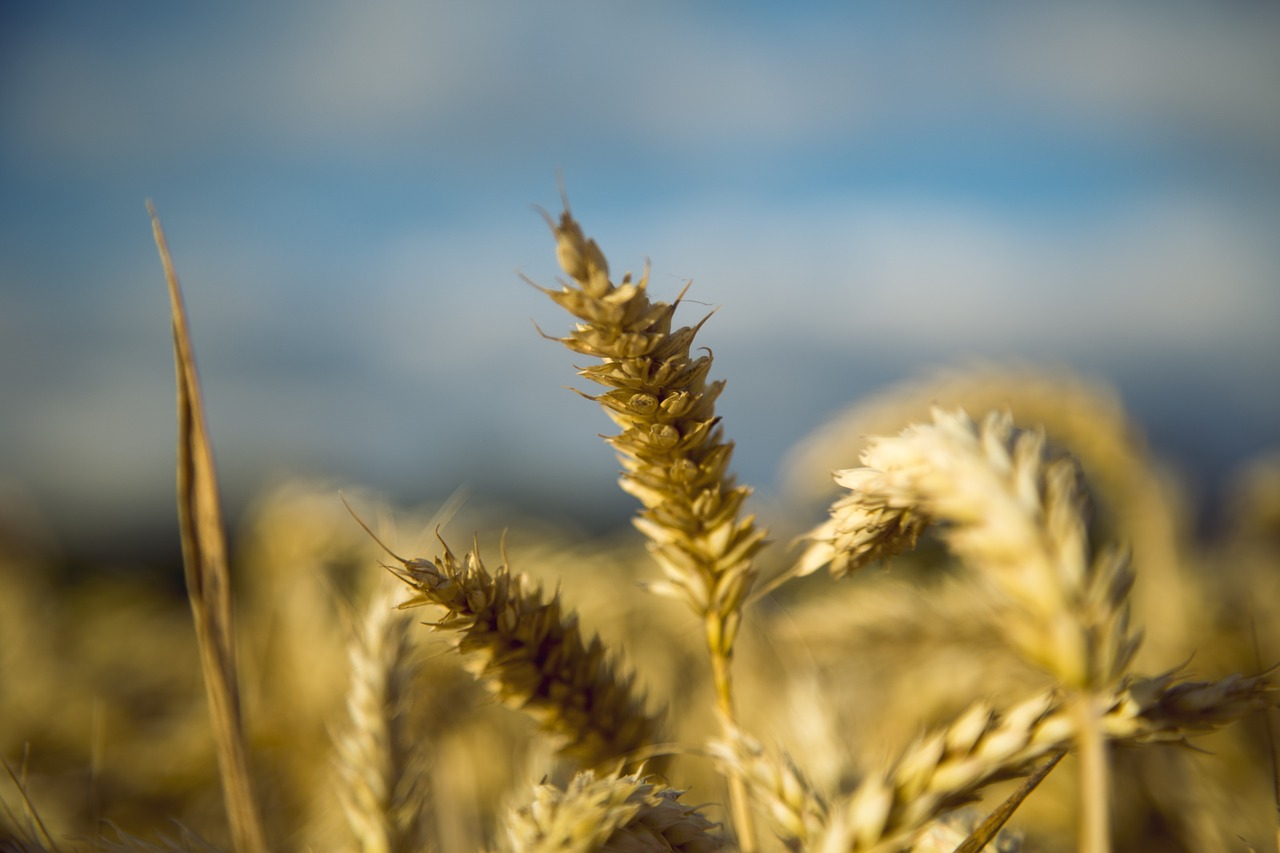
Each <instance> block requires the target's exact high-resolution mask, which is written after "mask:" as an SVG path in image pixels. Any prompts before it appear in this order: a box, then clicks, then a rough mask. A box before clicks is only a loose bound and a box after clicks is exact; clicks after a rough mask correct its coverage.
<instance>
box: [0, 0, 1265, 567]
mask: <svg viewBox="0 0 1280 853" xmlns="http://www.w3.org/2000/svg"><path fill="white" fill-rule="evenodd" d="M1277 43H1280V7H1276V6H1274V5H1266V4H1249V3H1245V4H1233V5H1222V4H1213V5H1210V4H1200V5H1194V4H1193V5H1183V6H1178V7H1170V6H1168V5H1167V4H1155V3H1150V2H1136V0H1129V2H1121V3H1114V4H1101V3H1083V4H1070V5H1067V4H1061V5H1052V6H1036V7H1023V6H1014V5H1010V4H1001V3H976V4H970V5H966V6H965V7H964V8H963V9H958V8H956V7H953V6H949V5H946V4H942V3H922V4H913V5H912V6H911V7H909V8H908V7H906V6H898V5H892V6H878V5H877V6H872V5H861V4H859V5H851V4H836V3H817V4H807V5H805V6H803V7H794V6H783V5H781V4H776V5H775V4H767V3H747V4H734V5H728V4H706V5H702V4H700V5H697V6H692V5H685V4H677V3H653V4H644V5H636V6H622V5H611V6H601V5H598V4H589V3H585V2H552V3H547V4H538V5H537V6H536V7H535V6H533V5H530V4H520V3H516V2H499V3H493V4H485V5H484V6H483V7H480V6H477V5H475V4H466V3H460V2H442V3H431V4H416V3H410V2H407V0H375V2H371V3H363V4H359V5H356V4H348V3H341V2H336V1H335V0H321V2H313V3H302V2H297V0H290V2H283V3H278V4H273V5H272V6H271V7H270V8H269V9H263V8H258V7H255V6H251V5H249V4H227V5H218V6H185V5H176V6H175V5H170V4H166V5H161V4H142V5H139V6H134V7H129V8H120V7H111V6H96V5H89V4H84V5H76V6H64V5H62V4H47V5H45V4H10V5H9V6H7V7H6V8H5V10H4V11H0V364H2V365H3V367H0V400H3V401H4V402H3V410H2V411H0V530H3V529H4V528H5V527H6V526H13V527H23V526H28V527H29V529H32V530H34V529H36V528H38V527H39V526H41V525H47V527H48V529H49V531H50V532H49V534H48V536H49V537H50V538H52V539H54V540H56V541H57V542H59V543H61V544H62V546H63V547H65V548H66V549H67V550H68V552H69V553H72V554H75V555H88V554H93V553H103V554H111V555H116V556H118V557H119V558H121V559H130V558H133V557H136V556H139V555H144V556H147V557H148V558H150V557H152V556H154V554H155V548H156V547H159V548H160V550H161V551H163V550H164V549H166V548H169V547H170V546H167V545H162V546H156V545H155V544H154V543H155V542H156V541H159V539H163V537H164V533H163V531H165V530H172V529H173V519H174V510H173V459H174V450H173V446H174V432H175V417H174V404H173V366H172V364H173V363H172V356H171V354H170V349H169V348H170V334H169V326H168V314H167V310H168V309H167V303H166V298H165V293H164V281H163V276H162V273H161V269H160V264H159V261H158V260H157V258H156V254H155V250H154V246H153V245H152V242H151V234H150V228H149V224H148V221H147V217H146V211H145V209H144V206H143V204H144V200H145V199H147V198H151V199H153V200H154V202H155V204H156V206H157V208H158V210H159V213H160V216H161V219H162V221H163V222H164V225H165V229H166V231H167V234H168V238H169V243H170V248H171V249H172V252H173V256H174V261H175V263H176V265H177V269H178V273H179V276H180V278H181V280H182V283H183V286H184V290H185V294H186V299H187V307H188V310H189V313H190V318H191V324H192V330H193V335H194V340H195V347H196V354H197V359H198V361H199V365H200V369H201V376H202V380H203V383H204V390H205V394H206V403H207V406H208V411H209V417H210V428H211V433H212V440H213V443H214V448H215V452H216V453H217V457H218V462H219V466H220V473H221V476H222V481H223V485H224V488H225V490H226V502H227V505H228V516H229V518H230V519H231V520H233V521H234V520H235V519H236V518H237V517H238V515H239V514H240V513H242V512H243V510H244V507H245V505H246V502H247V501H249V500H250V499H251V498H252V496H253V495H255V494H258V493H260V492H261V490H262V489H263V488H264V487H266V486H267V485H269V484H271V483H275V482H278V481H280V480H281V479H284V478H287V477H291V476H301V477H306V478H312V479H319V480H324V481H332V482H335V483H340V484H357V485H362V486H367V487H369V488H371V489H375V490H378V491H382V492H385V493H386V494H388V495H389V496H390V497H391V498H392V499H394V500H399V501H404V502H418V501H425V500H432V499H440V498H443V497H445V496H447V495H449V494H451V493H453V492H454V491H455V490H456V489H458V488H459V487H463V486H465V487H466V488H468V489H469V490H470V492H471V493H472V494H473V495H474V496H475V500H477V501H478V502H480V503H481V504H492V503H499V502H505V503H509V504H512V505H514V506H524V507H529V508H531V509H534V510H539V509H540V510H542V511H544V512H549V513H554V514H561V513H563V514H565V515H566V516H568V517H569V518H570V519H571V520H576V521H578V522H579V523H581V524H584V525H586V526H589V527H599V526H601V525H607V524H609V523H610V520H611V519H612V520H614V521H615V522H616V523H617V524H624V523H626V521H627V520H628V518H629V516H630V513H631V508H632V503H631V501H630V499H629V498H627V496H625V495H622V494H621V493H620V492H619V491H618V489H617V488H616V485H615V481H616V473H617V465H616V463H615V461H614V459H613V454H612V451H611V450H609V448H607V447H606V446H604V445H603V443H602V442H601V441H600V440H599V438H598V437H597V433H603V432H607V431H608V430H609V428H610V424H609V422H608V421H607V420H606V419H605V418H604V417H603V416H602V415H601V414H600V413H599V412H598V411H597V410H596V407H593V406H592V405H591V404H589V403H588V402H586V401H583V400H582V399H580V398H579V397H578V396H577V395H575V394H572V393H570V392H568V391H566V390H564V388H563V387H562V386H565V385H575V386H576V387H579V388H584V386H583V385H582V384H581V383H580V382H577V381H576V377H575V375H574V373H573V365H575V364H580V363H581V362H582V359H581V358H579V357H576V356H574V355H573V354H571V353H569V352H568V351H566V350H564V349H563V348H562V347H560V346H559V345H557V344H555V343H553V342H548V341H544V340H542V339H541V338H540V337H539V335H538V332H537V329H536V328H535V325H534V324H535V323H536V325H537V327H538V328H541V329H542V330H543V331H545V332H546V333H548V334H553V335H554V334H562V333H563V331H564V330H565V329H567V328H568V327H569V320H568V317H567V316H566V315H562V314H560V313H559V309H557V308H556V307H555V306H554V305H552V304H551V303H550V302H549V301H548V300H546V299H545V297H543V296H542V295H541V294H539V293H538V292H537V291H536V290H534V288H532V287H529V286H528V285H526V284H524V283H522V282H521V281H520V278H519V276H520V274H524V275H527V276H528V277H529V278H531V279H533V280H534V281H537V282H539V283H541V284H544V285H549V286H551V285H554V283H555V280H556V275H557V269H556V267H555V256H554V246H553V243H552V241H551V239H550V236H549V234H548V232H547V229H546V226H545V225H544V224H543V223H542V221H541V219H540V217H539V215H538V213H537V212H536V211H534V210H532V209H531V206H534V205H537V206H541V207H544V208H546V209H548V210H550V211H552V212H553V213H554V212H557V210H558V205H559V196H558V187H557V176H558V175H563V181H564V185H565V188H566V191H567V195H568V197H569V200H570V202H571V204H572V206H573V211H574V213H575V215H576V216H577V218H578V219H579V220H580V221H581V223H582V225H583V227H584V229H585V230H586V232H587V233H588V234H589V235H591V236H593V237H595V238H596V239H597V240H598V242H599V244H600V246H601V248H602V249H603V250H604V253H605V255H606V256H607V257H608V259H609V261H610V264H611V268H612V270H613V272H614V276H615V278H618V277H620V276H621V274H622V272H623V271H625V270H631V271H633V272H636V273H639V272H640V271H641V270H642V269H643V267H644V265H645V263H646V259H651V262H652V271H651V282H650V287H651V291H652V294H653V296H654V298H655V299H664V300H670V299H672V298H674V297H675V296H676V295H677V294H678V293H679V292H680V290H681V289H682V288H683V287H684V285H685V284H686V283H687V282H689V281H692V286H691V287H690V290H689V293H688V296H687V299H686V302H687V304H686V305H684V307H683V308H682V310H681V312H680V314H679V315H678V320H679V321H681V322H683V323H693V322H696V320H697V319H699V318H700V316H701V315H702V314H703V313H705V312H708V311H711V310H713V309H714V310H715V312H716V313H715V316H714V317H712V318H711V320H710V321H709V322H708V323H707V325H706V326H705V327H704V328H703V330H702V332H701V333H700V335H699V343H700V344H701V345H703V346H706V347H709V348H710V349H712V350H713V351H714V353H715V357H716V361H715V366H714V368H713V378H717V379H724V380H726V381H727V387H726V390H725V392H724V394H723V396H722V397H721V399H720V403H719V407H718V410H719V412H720V414H721V415H723V417H724V422H725V428H726V433H727V435H728V436H729V437H730V438H732V439H733V440H734V441H735V442H736V443H737V450H736V452H735V465H734V470H735V472H736V473H737V474H738V476H739V479H740V480H741V481H743V482H745V483H748V484H751V485H753V486H755V487H757V489H758V492H759V493H760V500H761V501H762V502H764V503H765V504H766V505H767V504H768V502H769V501H770V500H772V499H774V498H775V497H776V496H777V492H778V489H779V486H780V472H779V466H780V465H782V464H784V459H785V454H786V452H787V450H788V449H789V448H791V447H793V446H794V445H795V443H796V442H797V441H798V440H800V439H801V438H802V437H803V436H805V435H806V434H807V433H809V432H810V431H811V430H813V429H816V428H817V427H819V426H820V425H821V424H822V423H823V421H824V420H826V418H828V417H829V416H830V415H832V414H833V413H835V412H838V411H839V410H841V409H843V408H845V407H846V406H847V405H849V404H850V403H853V402H856V401H857V400H859V399H862V398H866V397H867V396H869V395H872V394H874V393H876V392H877V391H880V390H883V389H885V388H887V387H889V386H891V385H893V384H894V383H896V382H899V381H901V380H904V379H910V378H914V377H917V376H919V375H920V374H921V373H922V372H923V371H927V370H929V369H930V368H932V367H935V366H946V365H956V364H965V363H969V362H971V361H973V360H985V361H989V362H995V363H1015V364H1031V365H1042V366H1048V367H1053V368H1056V367H1065V368H1068V369H1071V370H1073V371H1076V372H1079V373H1082V374H1084V375H1085V376H1087V377H1091V378H1095V379H1099V380H1101V381H1104V382H1106V383H1109V384H1110V385H1112V386H1113V387H1115V388H1116V389H1117V390H1118V392H1119V394H1120V395H1121V398H1122V399H1123V400H1124V402H1125V404H1126V405H1127V407H1128V409H1129V411H1130V412H1131V413H1132V414H1133V416H1134V417H1135V419H1136V420H1137V422H1138V423H1139V424H1140V425H1141V426H1142V428H1143V430H1144V431H1145V433H1146V435H1147V437H1148V439H1149V443H1150V445H1151V447H1152V449H1153V450H1154V452H1155V453H1156V455H1157V456H1158V457H1159V458H1160V459H1161V460H1163V461H1165V462H1168V463H1169V464H1171V465H1172V466H1174V468H1175V469H1176V470H1177V471H1178V472H1179V473H1180V474H1181V475H1182V476H1183V477H1184V478H1185V480H1186V482H1187V484H1188V486H1189V487H1190V488H1191V490H1192V492H1193V494H1194V495H1195V496H1196V498H1197V500H1198V501H1200V510H1201V512H1202V513H1206V512H1207V513H1208V514H1209V515H1210V516H1212V517H1213V518H1219V519H1220V517H1221V513H1222V512H1223V510H1222V508H1220V507H1214V506H1213V502H1214V501H1215V500H1217V499H1219V498H1220V496H1221V495H1222V493H1223V489H1224V487H1225V484H1226V483H1227V481H1228V478H1229V477H1230V476H1231V474H1232V472H1233V471H1234V470H1235V469H1236V468H1238V467H1239V466H1240V465H1242V464H1244V463H1246V462H1247V461H1248V460H1249V459H1251V458H1253V457H1255V456H1257V455H1258V454H1261V453H1265V452H1275V451H1277V450H1280V394H1277V392H1276V390H1275V389H1276V387H1277V385H1278V382H1277V380H1278V379H1280V369H1278V368H1280V241H1277V240H1276V235H1277V234H1278V233H1280V99H1278V98H1276V96H1275V92H1276V91H1277V86H1280V51H1277V50H1276V49H1275V45H1276V44H1277ZM531 321H532V322H531ZM584 389H585V388H584ZM41 519H43V521H42V520H41ZM157 537H159V539H157ZM144 541H145V542H147V543H151V544H147V545H145V546H144V545H143V543H144ZM171 547H172V551H173V553H175V554H176V551H177V539H176V532H175V533H174V534H173V539H172V546H171ZM144 552H145V553H144Z"/></svg>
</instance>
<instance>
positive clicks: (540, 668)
mask: <svg viewBox="0 0 1280 853" xmlns="http://www.w3.org/2000/svg"><path fill="white" fill-rule="evenodd" d="M396 574H397V575H398V576H399V577H400V578H401V580H403V581H404V582H405V583H407V584H409V586H411V587H412V588H413V589H414V590H415V592H416V594H415V595H414V596H413V597H412V598H410V599H409V600H408V601H405V602H404V603H403V604H401V605H400V606H401V607H402V608H405V607H416V606H420V605H438V606H440V607H443V608H444V610H445V613H444V616H443V617H442V618H441V619H440V620H439V621H437V622H435V623H434V626H435V627H436V628H438V629H440V630H448V631H454V632H457V647H458V649H459V651H461V652H464V653H466V654H469V655H473V656H474V657H473V664H472V666H473V668H474V669H475V671H476V673H477V675H479V676H480V677H481V678H482V679H483V680H484V681H485V682H486V683H487V684H488V685H489V687H490V689H491V690H492V691H493V692H494V693H495V694H496V695H497V696H498V697H499V698H500V699H501V700H502V701H503V702H504V703H505V704H507V705H509V706H510V707H513V708H518V709H521V710H523V711H525V712H527V713H529V714H530V715H531V716H533V717H534V718H535V719H536V720H537V721H538V722H539V724H540V725H541V726H542V728H543V729H544V730H545V731H547V732H550V733H552V734H554V735H557V736H559V737H560V738H561V739H562V740H563V742H564V745H563V747H562V749H561V752H562V753H563V754H564V755H565V756H567V757H569V758H572V759H574V760H576V761H579V762H581V764H582V765H583V766H585V767H597V766H601V765H604V764H608V763H610V762H616V761H618V760H626V759H627V758H628V756H629V755H630V754H631V753H634V752H636V751H637V750H639V749H641V748H642V747H645V746H648V745H649V744H652V743H654V742H656V740H657V734H658V732H659V731H660V730H661V723H660V716H659V715H653V714H650V713H649V712H648V711H647V710H646V708H645V701H644V697H643V696H640V695H637V692H636V688H635V685H634V679H633V678H632V677H631V676H626V677H623V676H621V675H619V674H618V669H617V665H616V664H615V663H614V661H613V658H612V656H611V655H610V654H609V653H608V652H607V651H606V649H605V648H604V645H603V644H602V643H601V642H600V640H599V638H598V637H592V639H591V640H590V642H584V641H583V639H582V635H581V632H580V631H579V628H578V619H577V616H576V615H575V614H573V613H568V614H566V613H564V612H563V610H562V609H561V606H560V599H559V597H558V596H552V598H551V599H550V600H544V599H543V596H542V591H541V590H540V589H539V588H538V587H536V586H535V585H533V584H532V583H531V582H530V581H529V580H528V578H527V577H526V576H524V575H513V574H512V573H511V572H510V570H509V568H508V566H507V565H506V563H505V562H504V563H503V565H502V566H500V567H499V568H498V570H497V571H496V572H494V573H492V574H491V573H490V572H489V571H488V570H487V569H486V568H485V566H484V564H483V563H482V562H481V559H480V554H479V551H478V550H477V549H474V548H473V549H472V550H471V551H469V552H468V553H467V554H466V555H465V556H464V557H463V558H462V559H458V558H457V557H456V556H455V555H454V554H453V552H452V551H450V550H449V548H448V546H444V551H443V553H442V554H441V555H440V556H438V557H436V558H435V559H434V560H407V561H405V562H404V564H403V568H401V569H397V570H396Z"/></svg>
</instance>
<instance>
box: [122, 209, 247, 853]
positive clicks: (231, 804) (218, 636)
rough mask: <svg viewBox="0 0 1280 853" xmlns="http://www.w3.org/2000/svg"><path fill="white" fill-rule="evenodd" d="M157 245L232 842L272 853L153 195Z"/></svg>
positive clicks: (187, 364) (181, 325)
mask: <svg viewBox="0 0 1280 853" xmlns="http://www.w3.org/2000/svg"><path fill="white" fill-rule="evenodd" d="M147 211H148V213H149V214H150V215H151V229H152V231H153V232H154V234H155V240H156V248H157V249H158V250H159V252H160V261H161V263H162V264H164V274H165V280H166V281H167V282H168V285H169V302H170V308H171V312H172V317H173V353H174V361H175V364H176V368H177V374H178V521H179V525H180V526H181V531H182V562H183V567H184V572H185V574H186V581H187V594H188V595H189V596H190V599H191V614H192V617H193V618H194V621H195V627H196V641H197V643H198V645H199V648H200V665H201V669H202V670H203V672H204V683H205V688H206V690H207V692H208V696H209V715H210V718H211V720H212V723H213V735H214V742H215V744H216V747H217V751H218V766H219V768H220V770H221V773H222V788H223V796H224V797H225V799H226V807H227V819H228V821H229V822H230V824H231V836H232V841H233V843H234V844H235V849H236V850H237V851H239V853H266V850H267V849H268V848H267V843H266V837H265V835H264V834H263V830H262V820H261V818H260V816H259V814H258V807H257V801H256V800H255V799H254V796H253V784H252V779H251V777H250V774H249V754H248V748H247V746H246V744H245V738H244V728H243V725H242V722H241V716H240V691H239V685H238V680H237V676H236V657H235V641H234V634H233V631H232V615H231V576H230V572H229V571H228V568H227V542H226V533H225V530H224V528H223V524H222V510H221V508H220V506H219V500H218V481H217V477H216V475H215V473H214V467H213V450H212V447H211V446H210V444H209V435H208V430H207V428H206V426H205V417H204V406H203V403H202V401H201V398H200V380H199V377H198V376H197V375H196V362H195V356H194V354H193V352H192V347H191V336H190V332H189V330H188V328H187V315H186V310H185V309H184V307H183V302H182V291H181V289H180V287H179V286H178V275H177V273H176V272H175V271H174V268H173V260H172V259H171V258H170V257H169V246H168V244H167V243H166V241H165V238H164V230H163V229H162V228H161V227H160V218H159V216H157V215H156V210H155V206H154V205H152V204H151V202H150V201H148V202H147Z"/></svg>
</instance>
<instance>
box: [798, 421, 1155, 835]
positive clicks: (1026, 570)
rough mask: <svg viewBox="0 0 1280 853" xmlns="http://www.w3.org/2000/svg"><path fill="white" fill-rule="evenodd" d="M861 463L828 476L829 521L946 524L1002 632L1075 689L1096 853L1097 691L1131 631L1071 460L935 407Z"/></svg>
mask: <svg viewBox="0 0 1280 853" xmlns="http://www.w3.org/2000/svg"><path fill="white" fill-rule="evenodd" d="M862 461H863V464H864V465H865V467H864V468H859V469H854V470H852V471H845V472H839V473H838V474H837V475H836V479H837V481H838V482H839V483H840V484H841V485H843V486H845V487H847V488H849V489H850V490H851V494H850V496H849V498H847V499H846V500H845V501H842V502H841V503H840V504H839V505H838V506H837V507H836V508H835V510H834V512H835V513H837V514H836V515H833V521H835V522H836V525H837V527H839V526H841V525H842V524H844V525H848V526H856V524H857V523H859V522H860V521H861V520H862V518H863V517H865V516H866V515H867V513H868V512H869V511H875V512H880V513H883V512H893V511H897V512H898V513H900V514H901V515H902V517H914V516H915V515H916V514H919V515H921V516H923V517H924V518H927V519H931V520H936V521H941V522H945V523H946V527H945V529H944V531H943V536H944V538H945V539H946V541H947V542H948V544H949V545H950V547H951V549H952V550H953V551H955V552H956V553H957V554H958V555H959V556H960V557H962V558H963V559H964V560H965V562H966V563H968V564H969V565H970V566H971V567H973V568H974V569H976V570H977V573H978V575H979V577H980V578H982V579H983V580H984V581H985V582H986V583H987V584H988V585H989V586H991V587H992V588H993V589H994V590H995V591H996V592H997V593H998V595H999V596H1000V598H1002V599H1003V600H1004V602H1005V603H1006V604H1007V605H1008V606H1007V607H1006V608H1005V611H1006V615H1005V617H1004V618H1002V619H1001V620H999V623H998V624H999V626H1000V628H1001V630H1002V631H1003V632H1004V633H1005V635H1006V636H1007V637H1008V638H1009V639H1010V641H1011V642H1012V643H1013V645H1014V646H1015V647H1016V648H1018V649H1019V650H1021V652H1022V653H1023V654H1024V655H1025V656H1026V657H1027V658H1028V659H1029V660H1031V661H1033V662H1035V663H1036V664H1038V665H1040V666H1042V667H1044V668H1046V669H1047V670H1049V671H1050V672H1051V673H1053V674H1054V676H1055V677H1056V678H1057V679H1058V681H1059V682H1060V683H1062V684H1063V685H1066V686H1067V687H1068V688H1070V689H1072V690H1073V691H1074V692H1075V693H1076V713H1077V714H1079V716H1080V719H1081V725H1080V726H1079V736H1080V739H1081V740H1080V744H1079V746H1080V760H1081V766H1082V772H1081V779H1082V782H1081V794H1082V797H1083V798H1084V799H1083V800H1082V810H1081V819H1082V833H1083V838H1084V843H1083V847H1082V849H1084V850H1088V851H1094V853H1104V851H1106V850H1107V849H1108V848H1109V842H1108V836H1109V829H1108V824H1109V815H1108V809H1107V798H1108V796H1109V790H1110V783H1109V769H1108V762H1107V755H1106V743H1105V741H1104V738H1103V735H1102V732H1101V720H1100V714H1101V713H1102V709H1101V707H1100V705H1099V699H1098V697H1099V696H1100V695H1101V693H1102V692H1103V691H1105V690H1107V689H1109V688H1111V687H1113V686H1114V685H1115V684H1117V683H1118V681H1119V680H1120V678H1121V677H1122V676H1123V675H1124V674H1125V672H1126V671H1127V668H1128V665H1129V663H1130V661H1131V660H1132V659H1133V655H1134V653H1135V652H1136V650H1137V647H1138V637H1137V635H1136V634H1134V633H1132V632H1131V631H1130V630H1129V600H1128V596H1129V590H1130V588H1131V587H1132V585H1133V573H1132V572H1131V570H1130V568H1129V562H1128V559H1127V556H1126V555H1125V554H1123V553H1121V552H1119V551H1117V550H1109V551H1100V552H1098V553H1092V552H1091V549H1090V546H1089V542H1088V536H1087V533H1086V524H1085V507H1084V502H1083V500H1082V498H1081V497H1080V494H1079V490H1078V488H1077V482H1078V480H1079V472H1078V469H1077V467H1076V465H1075V463H1074V462H1073V461H1071V460H1070V459H1067V458H1049V457H1048V456H1047V455H1046V453H1045V446H1044V437H1043V435H1042V434H1040V433H1035V432H1021V431H1015V430H1014V429H1013V425H1012V422H1011V419H1010V417H1009V416H1008V414H1007V413H991V414H989V415H988V416H987V417H986V418H985V419H984V420H983V422H982V424H981V425H978V424H976V423H974V421H972V420H971V419H970V418H969V417H968V416H967V415H965V414H964V413H963V412H961V411H954V412H946V411H943V410H940V409H935V410H934V412H933V422H932V423H925V424H914V425H912V426H909V427H907V428H906V429H905V430H903V431H902V432H901V433H900V434H899V435H897V436H894V437H882V438H877V439H874V440H873V441H872V442H871V443H870V445H869V446H868V448H867V450H866V451H865V452H864V453H863V455H862ZM863 504H865V506H866V508H863V506H862V505H863ZM841 519H843V521H841ZM830 525H831V522H828V526H830ZM819 534H820V535H824V536H825V535H826V534H827V531H826V529H825V528H820V529H819ZM835 544H836V543H835V542H834V541H833V540H832V539H830V538H825V539H823V540H821V541H819V542H818V543H816V545H815V547H816V548H818V549H825V550H826V551H831V550H833V548H834V546H835ZM807 556H808V555H807ZM810 559H811V558H810ZM802 562H803V560H802Z"/></svg>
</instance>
